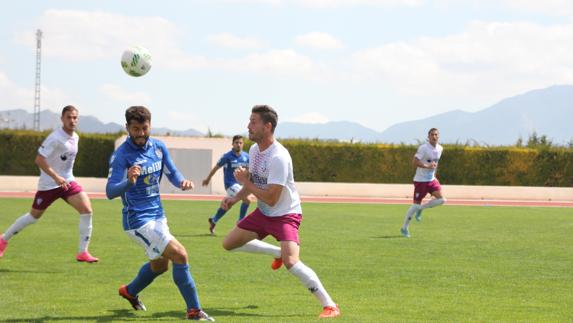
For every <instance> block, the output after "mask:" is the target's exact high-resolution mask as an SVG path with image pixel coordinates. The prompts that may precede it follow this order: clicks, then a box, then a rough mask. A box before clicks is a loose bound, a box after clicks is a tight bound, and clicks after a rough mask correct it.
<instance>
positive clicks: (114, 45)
mask: <svg viewBox="0 0 573 323" xmlns="http://www.w3.org/2000/svg"><path fill="white" fill-rule="evenodd" d="M39 26H40V29H42V31H43V34H44V37H43V43H42V53H43V54H44V55H46V56H51V57H57V58H62V59H67V60H68V59H69V60H80V61H81V60H98V59H109V58H117V59H118V60H119V58H120V57H121V53H122V52H123V50H124V49H125V48H127V47H129V46H132V45H141V46H143V47H146V48H147V49H149V50H150V51H151V53H152V55H154V56H165V55H176V54H178V53H179V52H180V49H179V48H178V46H176V44H177V43H178V42H177V40H178V38H179V37H180V36H181V32H180V31H179V30H178V28H177V27H176V26H175V25H174V24H173V23H171V22H170V21H168V20H166V19H164V18H161V17H135V16H124V15H120V14H115V13H108V12H102V11H95V12H91V11H78V10H46V11H45V12H44V13H43V14H42V16H41V18H40V21H39ZM35 37H36V36H35V31H34V32H27V33H21V34H19V35H17V41H19V42H20V43H22V44H25V45H28V46H30V47H31V48H34V49H35V45H36V41H35Z"/></svg>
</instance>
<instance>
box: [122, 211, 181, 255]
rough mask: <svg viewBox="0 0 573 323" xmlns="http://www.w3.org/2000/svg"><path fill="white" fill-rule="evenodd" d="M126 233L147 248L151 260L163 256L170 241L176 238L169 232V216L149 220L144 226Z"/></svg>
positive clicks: (146, 251)
mask: <svg viewBox="0 0 573 323" xmlns="http://www.w3.org/2000/svg"><path fill="white" fill-rule="evenodd" d="M125 233H127V235H128V236H129V237H130V238H131V239H132V240H133V241H135V242H137V243H138V244H139V245H140V246H142V247H143V248H144V249H145V253H146V254H147V257H148V258H149V259H150V260H155V259H158V258H159V257H161V255H162V254H163V251H164V250H165V248H166V247H167V245H168V244H169V241H171V240H173V239H175V238H174V237H173V235H171V233H170V232H169V227H168V226H167V218H162V219H160V220H152V221H149V222H147V223H146V224H144V225H143V226H142V227H140V228H138V229H134V230H127V231H125Z"/></svg>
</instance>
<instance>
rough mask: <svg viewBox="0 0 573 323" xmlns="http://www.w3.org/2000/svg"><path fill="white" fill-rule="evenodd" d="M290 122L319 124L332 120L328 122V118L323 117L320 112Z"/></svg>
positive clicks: (292, 119)
mask: <svg viewBox="0 0 573 323" xmlns="http://www.w3.org/2000/svg"><path fill="white" fill-rule="evenodd" d="M288 121H290V122H300V123H312V124H317V123H327V122H329V121H330V120H328V118H327V117H325V116H324V115H322V114H320V113H318V112H309V113H305V114H301V115H299V116H296V117H294V118H291V119H289V120H288Z"/></svg>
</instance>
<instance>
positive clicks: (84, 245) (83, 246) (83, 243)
mask: <svg viewBox="0 0 573 323" xmlns="http://www.w3.org/2000/svg"><path fill="white" fill-rule="evenodd" d="M91 236H92V214H91V213H85V214H80V249H79V250H80V252H84V251H87V250H88V245H89V244H90V239H91Z"/></svg>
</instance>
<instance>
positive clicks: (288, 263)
mask: <svg viewBox="0 0 573 323" xmlns="http://www.w3.org/2000/svg"><path fill="white" fill-rule="evenodd" d="M282 258H283V264H284V265H285V267H286V268H287V269H290V268H291V267H292V266H294V265H295V264H296V263H297V262H299V261H300V259H298V257H295V256H283V257H282Z"/></svg>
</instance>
